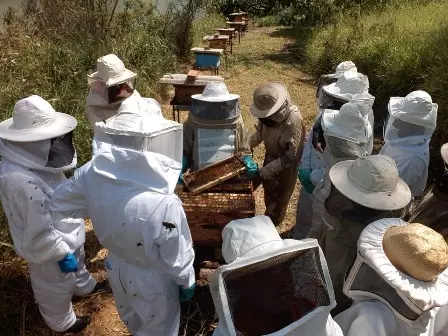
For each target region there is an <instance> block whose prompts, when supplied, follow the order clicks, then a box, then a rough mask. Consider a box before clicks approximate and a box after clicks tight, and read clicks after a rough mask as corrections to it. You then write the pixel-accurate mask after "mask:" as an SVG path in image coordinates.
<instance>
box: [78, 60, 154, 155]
mask: <svg viewBox="0 0 448 336" xmlns="http://www.w3.org/2000/svg"><path fill="white" fill-rule="evenodd" d="M136 78H137V74H136V73H134V72H132V71H131V70H128V69H126V67H125V65H124V64H123V62H122V61H121V60H120V59H119V58H118V57H117V56H116V55H114V54H110V55H106V56H103V57H100V58H99V59H98V60H97V70H96V71H95V72H94V73H92V74H90V75H88V77H87V81H88V85H89V95H88V97H87V102H86V113H87V119H88V120H89V122H90V124H91V125H92V127H93V128H95V123H97V122H104V121H106V120H107V119H109V118H111V117H113V116H114V115H116V114H117V113H118V112H120V111H122V110H127V111H129V110H131V111H134V112H136V111H139V112H141V113H144V114H146V115H148V116H152V117H154V116H162V110H161V108H160V105H159V103H157V101H155V100H154V99H152V98H142V97H141V96H140V94H139V93H138V91H137V90H136V89H135V82H136ZM93 150H94V151H95V150H96V148H95V144H94V148H93Z"/></svg>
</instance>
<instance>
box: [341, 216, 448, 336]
mask: <svg viewBox="0 0 448 336" xmlns="http://www.w3.org/2000/svg"><path fill="white" fill-rule="evenodd" d="M447 266H448V246H447V244H446V242H445V240H444V239H443V237H442V236H441V235H440V234H438V233H437V232H435V231H434V230H432V229H430V228H428V227H426V226H424V225H421V224H408V223H406V222H404V221H402V220H400V219H382V220H379V221H376V222H374V223H372V224H370V225H369V226H367V227H366V228H365V229H364V231H363V232H362V234H361V236H360V238H359V241H358V254H357V258H356V261H355V263H354V265H353V267H352V269H351V271H350V273H348V276H347V278H346V281H345V285H344V292H345V293H346V294H347V295H348V296H349V297H351V298H352V299H353V300H354V303H353V305H352V306H351V307H350V308H349V309H348V310H346V311H344V312H343V313H341V314H339V315H337V316H336V317H335V320H336V322H338V324H339V325H340V326H341V329H342V331H343V332H344V335H345V336H358V335H363V336H433V335H440V334H439V333H438V330H436V328H435V325H434V322H435V318H434V316H435V315H436V314H437V312H438V310H439V307H443V306H446V305H447V304H448V271H447V270H446V268H447Z"/></svg>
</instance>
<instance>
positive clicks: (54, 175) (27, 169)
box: [0, 96, 97, 332]
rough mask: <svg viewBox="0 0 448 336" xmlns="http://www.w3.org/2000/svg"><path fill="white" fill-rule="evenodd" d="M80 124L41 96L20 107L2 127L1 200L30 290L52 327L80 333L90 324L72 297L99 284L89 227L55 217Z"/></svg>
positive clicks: (73, 159) (21, 102)
mask: <svg viewBox="0 0 448 336" xmlns="http://www.w3.org/2000/svg"><path fill="white" fill-rule="evenodd" d="M76 124H77V123H76V119H75V118H73V117H71V116H69V115H68V114H64V113H59V112H55V110H54V109H53V107H52V106H51V105H50V103H48V102H47V101H45V100H44V99H42V98H41V97H39V96H30V97H28V98H25V99H22V100H19V101H18V102H17V103H16V105H15V106H14V112H13V115H12V118H11V119H8V120H6V121H3V122H2V123H0V138H1V140H0V154H1V156H2V161H1V163H0V195H1V200H2V206H3V210H4V212H5V214H6V217H7V219H8V225H9V231H10V233H11V237H12V240H13V242H14V249H15V251H16V252H17V254H18V255H19V256H20V257H21V258H23V259H25V260H27V261H28V266H29V271H30V279H31V287H32V289H33V292H34V298H35V299H36V302H37V304H38V306H39V311H40V313H41V314H42V317H43V318H44V320H45V322H46V323H47V325H48V326H49V327H50V328H51V329H53V330H54V331H56V332H80V331H81V330H83V329H84V328H86V327H87V325H88V324H89V323H90V317H88V316H76V315H75V312H74V311H73V307H72V296H73V295H76V296H83V295H87V294H89V293H91V292H92V291H93V290H94V289H95V286H96V285H97V283H96V281H95V279H93V278H92V276H91V275H90V273H89V272H88V271H87V269H86V267H85V265H84V241H85V231H84V230H85V228H84V221H83V220H82V218H80V219H70V218H66V217H62V216H59V215H55V216H53V218H52V217H51V215H50V210H49V203H50V199H51V197H52V195H53V191H54V189H55V188H56V187H57V186H58V185H59V184H61V183H63V182H64V181H65V180H66V178H65V175H64V172H66V171H69V170H71V169H73V168H75V166H76V163H77V160H76V151H75V148H74V147H73V143H72V138H73V130H74V129H75V127H76Z"/></svg>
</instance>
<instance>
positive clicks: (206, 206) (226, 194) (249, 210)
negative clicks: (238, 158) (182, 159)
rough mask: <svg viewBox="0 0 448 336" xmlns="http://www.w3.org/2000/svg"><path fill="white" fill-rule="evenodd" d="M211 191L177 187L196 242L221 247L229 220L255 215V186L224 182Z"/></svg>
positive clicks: (244, 183) (200, 244)
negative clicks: (190, 191) (193, 191)
mask: <svg viewBox="0 0 448 336" xmlns="http://www.w3.org/2000/svg"><path fill="white" fill-rule="evenodd" d="M208 191H209V192H208V193H203V194H199V195H192V194H190V193H188V192H187V191H186V190H185V189H183V188H182V186H179V187H178V188H177V189H176V193H177V195H178V196H179V198H180V199H181V200H182V203H183V207H184V210H185V213H186V215H187V220H188V225H189V227H190V231H191V234H192V237H193V242H194V244H195V245H197V246H204V247H214V248H220V247H221V245H222V230H223V229H224V227H225V226H226V225H227V224H229V222H231V221H232V220H235V219H242V218H250V217H254V216H255V197H254V195H253V187H252V183H251V182H237V183H228V184H222V185H219V186H217V187H214V188H212V189H209V190H208Z"/></svg>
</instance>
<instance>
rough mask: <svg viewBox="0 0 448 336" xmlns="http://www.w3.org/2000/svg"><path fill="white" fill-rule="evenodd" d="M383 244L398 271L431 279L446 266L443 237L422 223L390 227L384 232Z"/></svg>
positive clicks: (415, 277)
mask: <svg viewBox="0 0 448 336" xmlns="http://www.w3.org/2000/svg"><path fill="white" fill-rule="evenodd" d="M383 248H384V252H385V253H386V256H387V257H388V258H389V260H390V261H391V263H392V264H393V265H394V266H395V267H396V268H397V269H398V270H399V271H401V272H403V273H405V274H407V275H409V276H411V277H413V278H414V279H417V280H420V281H433V280H435V279H436V278H437V277H438V276H439V274H441V273H442V272H444V271H445V270H446V269H447V267H448V245H447V244H446V242H445V240H444V238H443V237H442V235H440V234H439V233H437V232H436V231H434V230H433V229H431V228H429V227H427V226H425V225H422V224H418V223H413V224H409V225H406V226H393V227H390V228H389V229H387V231H386V232H385V234H384V237H383Z"/></svg>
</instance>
